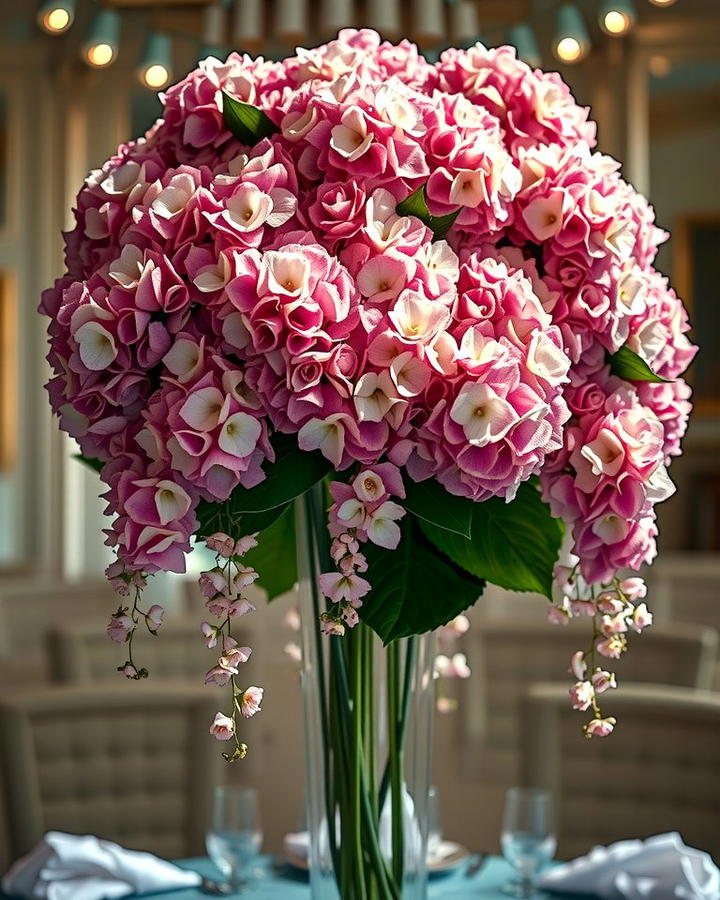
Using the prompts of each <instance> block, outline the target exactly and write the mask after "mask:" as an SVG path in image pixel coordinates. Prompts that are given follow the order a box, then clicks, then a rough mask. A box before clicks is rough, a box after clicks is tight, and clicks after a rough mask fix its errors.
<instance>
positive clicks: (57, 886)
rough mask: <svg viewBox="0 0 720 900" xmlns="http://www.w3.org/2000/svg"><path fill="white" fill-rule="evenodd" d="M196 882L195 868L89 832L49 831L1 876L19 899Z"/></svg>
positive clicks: (72, 899)
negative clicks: (168, 860)
mask: <svg viewBox="0 0 720 900" xmlns="http://www.w3.org/2000/svg"><path fill="white" fill-rule="evenodd" d="M196 884H200V876H199V875H198V874H197V872H188V871H186V870H184V869H179V868H178V867H177V866H175V865H173V864H172V863H169V862H167V861H166V860H164V859H158V857H157V856H153V855H152V854H151V853H138V852H137V851H136V850H126V849H125V848H124V847H120V846H119V845H118V844H113V843H111V842H110V841H101V840H100V839H99V838H96V837H92V836H90V835H86V836H81V835H76V834H62V833H61V832H59V831H48V833H47V834H46V835H45V837H44V838H43V839H42V840H41V841H40V843H39V844H38V845H37V847H35V849H34V850H31V851H30V853H28V855H27V856H23V858H22V859H19V860H18V861H17V862H16V863H15V864H14V865H13V866H12V868H11V869H10V871H9V872H8V873H7V875H6V876H5V877H4V878H3V880H2V889H3V891H5V893H6V894H10V895H11V896H12V897H21V898H23V900H111V898H114V897H127V896H128V895H129V894H144V893H151V892H153V891H166V890H172V889H173V888H183V887H192V886H193V885H196Z"/></svg>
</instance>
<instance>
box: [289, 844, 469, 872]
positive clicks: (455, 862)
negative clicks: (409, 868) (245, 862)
mask: <svg viewBox="0 0 720 900" xmlns="http://www.w3.org/2000/svg"><path fill="white" fill-rule="evenodd" d="M442 846H443V850H444V852H443V854H442V855H441V856H434V857H430V858H428V863H427V867H428V873H429V874H430V875H436V874H440V873H441V872H449V871H450V870H451V869H454V868H456V867H457V866H459V865H461V864H462V863H464V862H465V860H467V859H468V858H469V856H470V851H469V850H467V849H466V848H465V847H463V846H462V845H461V844H456V843H455V842H454V841H443V843H442ZM283 853H284V856H285V861H286V862H287V863H288V864H289V865H291V866H292V867H293V868H295V869H302V870H303V871H304V872H307V870H308V861H307V856H305V855H302V854H300V853H298V852H297V850H295V849H290V848H289V847H288V846H287V845H286V844H285V842H283Z"/></svg>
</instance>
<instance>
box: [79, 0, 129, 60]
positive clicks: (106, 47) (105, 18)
mask: <svg viewBox="0 0 720 900" xmlns="http://www.w3.org/2000/svg"><path fill="white" fill-rule="evenodd" d="M119 34H120V17H119V16H118V14H117V13H116V12H115V11H114V10H112V9H101V10H100V11H99V12H98V13H97V14H96V16H95V18H94V19H93V21H92V25H91V26H90V31H89V32H88V36H87V40H86V41H85V43H84V45H83V56H84V58H85V61H86V62H87V63H88V64H89V65H91V66H94V67H95V68H96V69H104V68H105V67H106V66H109V65H110V63H112V62H114V61H115V59H116V57H117V53H118V37H119Z"/></svg>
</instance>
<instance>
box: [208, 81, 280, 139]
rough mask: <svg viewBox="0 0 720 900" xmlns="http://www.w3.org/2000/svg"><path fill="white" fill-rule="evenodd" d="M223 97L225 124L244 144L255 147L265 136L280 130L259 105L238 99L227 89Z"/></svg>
mask: <svg viewBox="0 0 720 900" xmlns="http://www.w3.org/2000/svg"><path fill="white" fill-rule="evenodd" d="M222 99H223V110H222V111H223V118H224V120H225V124H226V125H227V127H228V130H229V131H231V132H232V133H233V134H234V135H235V137H236V138H237V139H238V140H239V141H241V142H242V143H243V144H249V145H250V146H251V147H254V146H255V144H259V143H260V141H261V140H262V139H263V138H266V137H270V135H271V134H277V132H278V131H280V129H279V128H278V127H277V125H276V124H275V123H274V122H273V120H272V119H271V118H269V116H267V115H266V114H265V113H264V112H263V111H262V110H261V109H258V108H257V106H251V105H250V104H249V103H243V102H242V101H241V100H236V99H235V98H234V97H231V96H230V95H229V94H226V93H225V91H223V93H222Z"/></svg>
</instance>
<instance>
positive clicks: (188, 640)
mask: <svg viewBox="0 0 720 900" xmlns="http://www.w3.org/2000/svg"><path fill="white" fill-rule="evenodd" d="M233 633H234V637H235V638H236V640H237V641H238V643H239V644H240V645H241V646H242V645H246V644H250V643H251V638H250V636H249V631H248V630H247V629H244V630H243V629H239V628H237V627H236V628H235V629H234V631H233ZM48 652H49V657H50V675H51V677H52V679H53V680H54V681H64V682H67V681H70V682H76V683H77V682H101V681H112V682H116V681H117V679H118V673H117V666H118V665H119V664H120V663H122V662H124V660H125V657H124V656H123V652H124V651H123V649H122V647H121V646H119V645H118V644H115V643H113V642H112V641H110V640H108V639H107V636H106V634H105V626H104V623H103V624H102V625H100V626H99V625H98V624H97V623H95V624H93V625H76V626H68V627H62V628H57V629H54V630H53V631H51V632H50V633H49V635H48ZM133 653H134V656H135V658H136V659H137V660H138V664H142V665H143V666H145V667H146V668H147V669H148V670H149V671H150V674H151V675H152V676H153V677H154V678H163V679H166V678H169V679H175V680H179V679H188V680H189V681H192V682H194V683H195V684H202V680H203V678H204V675H205V672H206V671H207V669H209V668H210V666H212V665H213V664H214V663H215V659H216V657H217V656H218V652H217V651H214V652H210V651H209V650H208V649H207V647H206V646H205V644H204V642H203V639H202V635H201V634H200V619H199V618H195V617H190V616H181V617H177V616H172V615H170V616H169V617H168V618H167V619H166V621H165V622H164V623H163V625H162V628H161V629H160V631H159V633H158V635H157V636H156V637H154V636H153V635H151V634H150V633H149V632H148V630H147V629H146V628H145V627H144V626H142V623H141V625H140V627H139V628H138V629H137V633H136V635H135V638H134V641H133ZM121 657H122V658H121Z"/></svg>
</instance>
